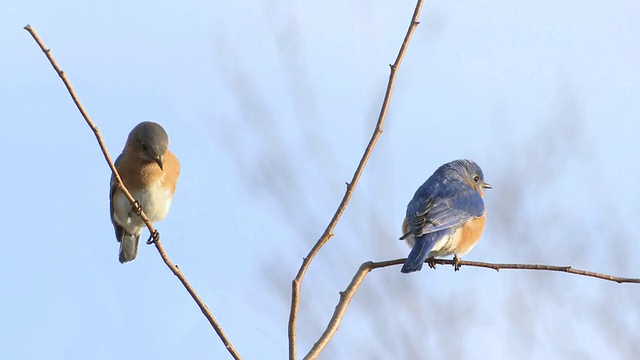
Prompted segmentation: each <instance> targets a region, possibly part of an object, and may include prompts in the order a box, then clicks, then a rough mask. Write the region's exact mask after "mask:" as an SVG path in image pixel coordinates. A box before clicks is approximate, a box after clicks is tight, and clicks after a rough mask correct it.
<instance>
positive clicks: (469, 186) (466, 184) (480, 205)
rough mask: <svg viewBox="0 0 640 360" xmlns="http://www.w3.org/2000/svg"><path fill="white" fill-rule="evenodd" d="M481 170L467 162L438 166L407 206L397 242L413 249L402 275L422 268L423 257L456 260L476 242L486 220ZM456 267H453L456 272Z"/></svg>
mask: <svg viewBox="0 0 640 360" xmlns="http://www.w3.org/2000/svg"><path fill="white" fill-rule="evenodd" d="M484 189H491V185H489V184H487V183H485V182H484V175H483V174H482V169H480V166H478V165H477V164H476V163H474V162H473V161H471V160H455V161H452V162H450V163H446V164H444V165H442V166H440V167H439V168H438V169H437V170H436V171H435V172H434V173H433V175H431V176H430V177H429V178H428V179H427V181H426V182H425V183H424V184H422V186H420V187H419V188H418V190H417V191H416V193H415V195H413V199H411V201H410V202H409V204H408V205H407V214H406V217H405V219H404V221H403V223H402V233H403V235H402V237H401V238H400V239H401V240H406V241H407V243H408V244H409V245H410V246H412V247H413V249H411V253H409V256H408V257H407V261H406V262H405V263H404V266H402V270H401V271H402V272H403V273H410V272H414V271H418V270H420V269H422V264H423V263H424V261H425V260H426V259H427V258H430V259H433V258H435V257H442V256H448V255H451V254H453V255H454V261H456V262H457V261H459V259H458V255H459V256H462V255H464V254H466V253H467V252H469V250H471V248H473V246H474V245H475V244H476V243H477V242H478V240H479V239H480V235H482V230H483V229H484V224H485V220H486V211H485V207H484V200H483V199H482V197H483V195H484ZM457 269H458V266H457V265H456V270H457Z"/></svg>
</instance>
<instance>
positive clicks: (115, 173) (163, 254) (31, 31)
mask: <svg viewBox="0 0 640 360" xmlns="http://www.w3.org/2000/svg"><path fill="white" fill-rule="evenodd" d="M24 29H25V30H26V31H28V32H29V34H31V36H32V37H33V39H34V40H35V41H36V43H37V44H38V46H40V49H41V50H42V52H44V54H45V55H46V56H47V59H48V60H49V62H50V63H51V66H53V69H54V70H55V71H56V73H57V74H58V76H59V77H60V79H62V82H63V83H64V86H66V87H67V91H68V92H69V95H71V98H72V99H73V102H74V103H75V104H76V107H77V108H78V110H79V111H80V114H82V117H83V118H84V120H85V121H86V122H87V125H89V127H90V128H91V130H93V134H94V135H95V137H96V140H97V141H98V145H100V149H101V150H102V154H103V155H104V158H105V160H106V161H107V163H108V164H109V168H111V172H112V173H113V176H114V177H115V179H116V183H117V185H118V187H119V188H120V189H121V190H122V192H123V193H124V195H125V196H126V197H127V199H128V200H129V202H130V203H131V207H132V208H133V211H134V212H136V213H137V214H139V216H140V218H141V219H142V221H144V223H145V224H146V225H147V228H148V229H149V231H150V232H151V234H154V233H156V230H155V229H154V228H153V225H152V224H151V221H149V218H148V217H147V215H146V214H145V213H144V211H143V210H142V209H141V208H140V206H139V205H138V203H137V202H136V201H135V199H134V198H133V196H131V193H129V190H127V188H126V187H125V186H124V183H123V182H122V179H121V178H120V174H118V170H117V169H116V167H115V165H114V164H113V161H111V157H110V156H109V152H108V151H107V147H106V145H105V144H104V142H103V141H102V136H100V132H99V131H98V128H97V127H96V126H95V124H94V123H93V121H91V119H90V118H89V115H88V114H87V112H86V111H85V109H84V107H83V106H82V104H81V103H80V100H78V97H77V96H76V93H75V91H74V90H73V88H72V87H71V84H70V83H69V80H67V76H66V75H65V73H64V71H62V70H61V69H60V67H59V66H58V63H57V62H56V60H55V59H54V58H53V55H51V50H50V49H47V48H46V46H45V45H44V43H43V42H42V40H41V39H40V37H39V36H38V34H37V33H36V31H35V30H34V29H33V28H32V27H31V25H27V26H25V27H24ZM155 245H156V249H157V250H158V252H159V253H160V256H161V257H162V260H163V261H164V263H165V264H167V266H168V267H169V269H170V270H171V272H173V274H174V275H175V276H177V277H178V279H179V280H180V282H181V283H182V285H183V286H184V287H185V289H187V292H188V293H189V295H191V297H192V298H193V300H194V301H195V302H196V304H198V307H200V310H201V311H202V313H203V314H204V316H205V317H206V318H207V320H209V323H210V324H211V326H212V327H213V329H214V330H215V331H216V333H217V334H218V336H219V337H220V340H222V343H223V344H224V345H225V347H226V348H227V350H228V351H229V353H230V354H231V356H232V357H233V358H234V359H236V360H240V359H242V357H241V356H240V354H238V352H237V351H236V349H235V348H234V347H233V345H231V342H230V341H229V339H228V338H227V336H226V335H225V333H224V331H223V330H222V327H221V326H220V324H218V322H217V321H216V319H215V318H214V317H213V314H212V313H211V311H210V310H209V308H208V307H207V305H206V304H205V303H204V301H202V299H201V298H200V296H198V294H197V293H196V291H195V290H194V289H193V287H192V286H191V284H190V283H189V281H187V278H186V277H185V276H184V274H183V273H182V271H181V270H180V269H179V268H178V265H175V264H174V263H173V262H171V259H169V256H167V253H166V252H165V251H164V248H163V247H162V244H161V243H160V238H159V237H157V241H156V242H155Z"/></svg>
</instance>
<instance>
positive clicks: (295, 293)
mask: <svg viewBox="0 0 640 360" xmlns="http://www.w3.org/2000/svg"><path fill="white" fill-rule="evenodd" d="M422 1H423V0H418V2H417V4H416V7H415V10H414V11H413V16H412V17H411V23H410V24H409V28H408V29H407V33H406V35H405V37H404V41H403V42H402V46H400V50H399V51H398V56H397V57H396V61H395V62H394V63H393V64H392V65H391V72H390V74H389V82H388V83H387V90H386V92H385V95H384V100H383V102H382V108H381V109H380V115H379V116H378V122H377V123H376V127H375V130H374V131H373V134H372V135H371V139H370V140H369V144H367V147H366V149H365V151H364V154H362V158H361V159H360V163H359V164H358V167H357V168H356V171H355V173H354V174H353V178H352V179H351V182H349V183H347V190H346V192H345V194H344V197H343V198H342V201H341V202H340V205H339V206H338V209H337V210H336V212H335V214H334V215H333V218H331V221H330V222H329V225H327V228H326V229H325V231H324V233H323V234H322V236H320V239H318V241H317V242H316V244H315V245H314V246H313V248H312V249H311V251H310V252H309V254H308V255H307V256H306V257H305V258H304V260H303V261H302V265H301V266H300V270H298V274H297V275H296V277H295V279H293V281H292V283H291V288H292V289H291V310H290V313H289V326H288V333H289V360H295V359H296V322H297V316H298V307H299V304H300V286H301V284H302V280H303V279H304V275H305V273H306V272H307V269H308V268H309V265H311V262H312V261H313V258H314V257H315V256H316V255H317V254H318V252H319V251H320V249H321V248H322V246H324V244H326V243H327V241H329V239H331V238H332V237H333V229H334V228H335V227H336V225H337V224H338V221H339V220H340V217H342V214H343V213H344V210H345V208H346V207H347V204H348V203H349V200H351V195H352V194H353V190H354V189H355V188H356V186H357V185H358V180H360V176H361V175H362V172H363V171H364V167H365V166H366V165H367V161H368V160H369V156H370V155H371V152H372V151H373V147H374V146H375V145H376V142H377V141H378V138H379V137H380V134H382V125H383V124H384V120H385V117H386V115H387V109H388V108H389V101H390V100H391V93H392V92H393V86H394V83H395V79H396V73H397V71H398V68H399V67H400V64H401V63H402V59H403V58H404V54H405V52H406V51H407V47H408V46H409V42H410V41H411V36H412V35H413V32H414V30H415V29H416V27H417V26H418V24H419V22H418V17H419V16H420V11H421V9H422Z"/></svg>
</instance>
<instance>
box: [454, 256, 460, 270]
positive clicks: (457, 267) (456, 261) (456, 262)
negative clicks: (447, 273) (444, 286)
mask: <svg viewBox="0 0 640 360" xmlns="http://www.w3.org/2000/svg"><path fill="white" fill-rule="evenodd" d="M460 262H461V260H460V258H459V257H458V255H453V271H460V266H461V265H460Z"/></svg>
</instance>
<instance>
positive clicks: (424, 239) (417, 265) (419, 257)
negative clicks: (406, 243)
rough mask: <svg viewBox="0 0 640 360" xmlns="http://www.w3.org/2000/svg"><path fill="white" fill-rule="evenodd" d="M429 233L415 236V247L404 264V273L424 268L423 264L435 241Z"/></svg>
mask: <svg viewBox="0 0 640 360" xmlns="http://www.w3.org/2000/svg"><path fill="white" fill-rule="evenodd" d="M431 238H432V237H431V236H429V235H423V236H418V237H416V238H415V244H414V245H413V249H411V252H410V253H409V256H408V257H407V261H405V263H404V265H403V266H402V270H400V271H402V272H403V273H405V274H406V273H410V272H414V271H419V270H420V269H422V264H424V261H425V260H426V259H427V256H429V252H430V251H431V249H432V248H433V245H434V242H433V241H432V239H431Z"/></svg>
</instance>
